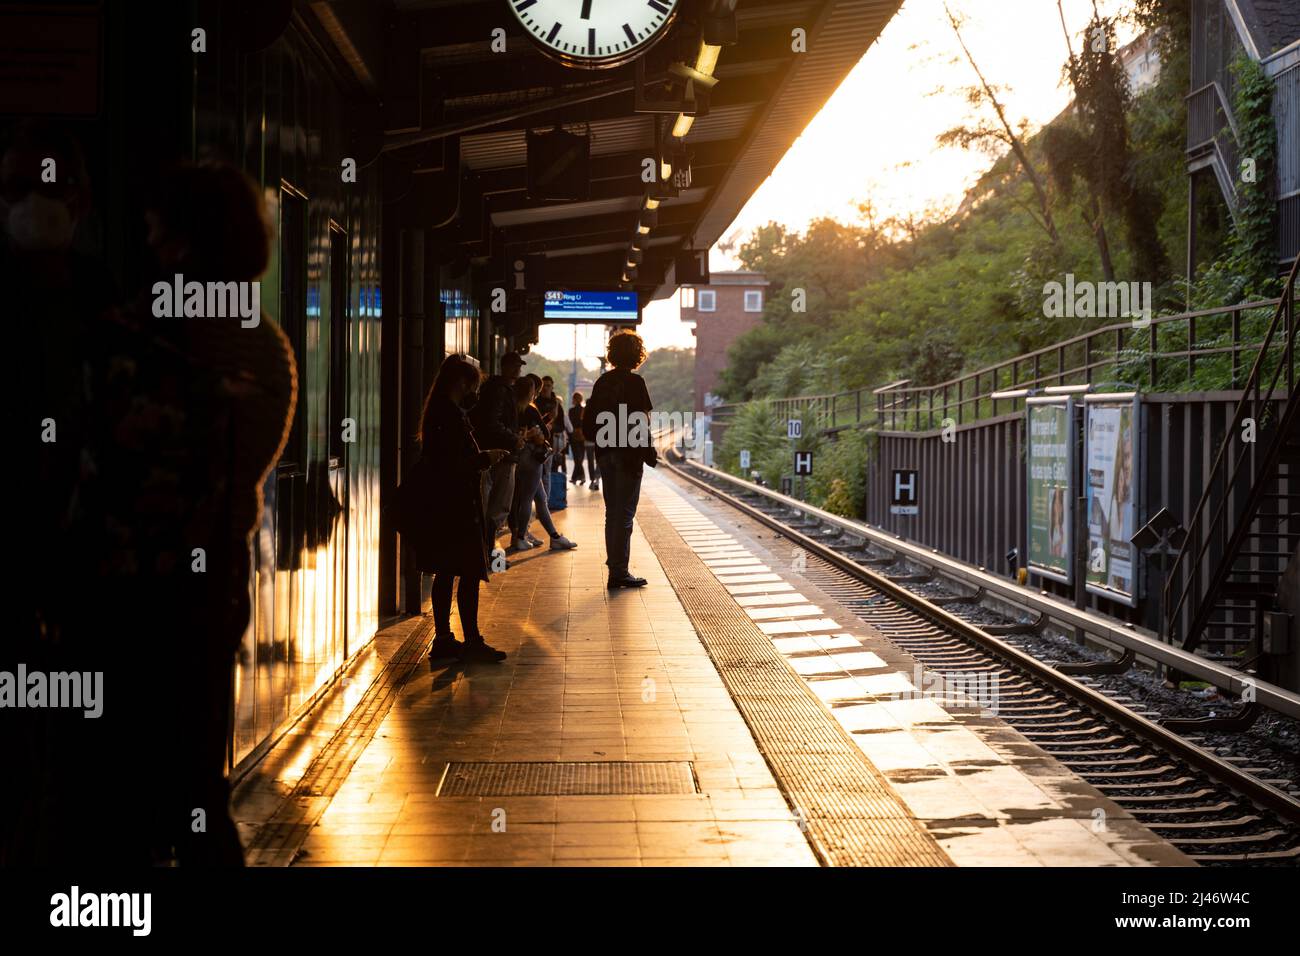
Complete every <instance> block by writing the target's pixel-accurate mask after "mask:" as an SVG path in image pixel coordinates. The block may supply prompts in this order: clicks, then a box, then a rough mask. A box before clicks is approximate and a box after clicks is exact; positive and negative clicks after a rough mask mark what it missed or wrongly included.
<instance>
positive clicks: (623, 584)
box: [609, 574, 646, 591]
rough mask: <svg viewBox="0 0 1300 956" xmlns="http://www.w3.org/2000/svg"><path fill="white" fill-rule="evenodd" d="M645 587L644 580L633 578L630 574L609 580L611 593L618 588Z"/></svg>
mask: <svg viewBox="0 0 1300 956" xmlns="http://www.w3.org/2000/svg"><path fill="white" fill-rule="evenodd" d="M645 586H646V579H645V578H638V577H634V576H632V575H630V574H625V575H623V576H622V577H617V578H610V579H609V590H611V591H615V590H617V589H618V588H643V587H645Z"/></svg>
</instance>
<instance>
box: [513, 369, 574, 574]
mask: <svg viewBox="0 0 1300 956" xmlns="http://www.w3.org/2000/svg"><path fill="white" fill-rule="evenodd" d="M538 384H539V382H538V380H537V377H536V376H535V375H525V376H523V377H522V378H520V379H519V380H518V381H516V382H515V402H516V408H515V413H516V416H517V418H518V421H519V426H520V428H522V429H523V430H524V435H523V437H524V446H523V448H521V449H520V451H519V454H518V457H519V461H518V464H516V466H515V495H514V504H513V506H512V507H511V514H510V547H509V548H508V549H507V553H509V554H515V553H517V552H519V551H530V550H532V549H533V548H534V547H537V546H538V545H540V544H541V542H540V541H538V540H537V539H536V538H533V537H532V536H531V535H530V534H529V533H528V525H529V524H530V523H531V522H532V519H533V508H534V506H535V507H536V508H537V517H538V520H540V521H541V523H542V527H543V528H545V529H546V533H547V534H549V535H550V536H551V550H553V551H569V550H571V549H573V548H576V547H577V545H576V544H574V543H573V542H572V541H570V540H569V539H568V538H566V537H565V536H564V535H562V534H560V532H559V531H558V530H557V529H556V527H555V522H554V521H552V520H551V510H550V508H549V507H548V505H547V501H546V492H545V490H544V489H543V487H542V483H543V481H545V480H546V479H547V463H548V462H549V461H550V457H551V456H550V446H549V445H547V443H546V430H545V425H544V424H543V422H542V416H541V413H540V412H538V410H537V406H536V405H534V404H533V398H534V397H535V396H536V395H537V392H538Z"/></svg>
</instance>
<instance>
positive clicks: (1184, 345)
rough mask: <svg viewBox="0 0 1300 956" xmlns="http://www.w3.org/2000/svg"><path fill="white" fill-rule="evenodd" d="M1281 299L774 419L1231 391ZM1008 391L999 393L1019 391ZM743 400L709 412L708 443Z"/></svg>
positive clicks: (987, 414) (1101, 336) (921, 423)
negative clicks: (1107, 390)
mask: <svg viewBox="0 0 1300 956" xmlns="http://www.w3.org/2000/svg"><path fill="white" fill-rule="evenodd" d="M1279 301H1280V300H1278V299H1266V300H1260V301H1256V302H1246V303H1242V304H1240V305H1234V306H1227V307H1221V308H1215V309H1202V310H1200V311H1196V312H1184V313H1180V314H1178V315H1169V316H1161V317H1158V318H1153V319H1152V320H1151V322H1150V324H1149V325H1147V326H1145V327H1139V326H1136V325H1134V323H1133V322H1132V321H1127V322H1122V323H1116V324H1114V325H1107V326H1104V327H1101V328H1098V329H1095V330H1093V331H1091V332H1086V333H1084V334H1083V335H1078V336H1075V337H1074V338H1072V339H1067V340H1065V341H1063V342H1058V343H1056V344H1054V345H1050V346H1047V347H1046V348H1041V349H1038V350H1036V351H1033V352H1028V353H1026V354H1024V355H1018V356H1016V357H1015V358H1012V359H1007V360H1006V361H1003V362H999V363H997V364H996V365H990V366H988V367H986V368H982V369H979V370H978V371H975V372H970V373H968V374H966V375H962V376H959V377H957V378H954V379H950V380H948V381H946V382H940V383H939V384H937V385H922V386H914V385H912V384H911V382H909V381H900V382H893V383H890V384H888V385H884V386H881V387H879V388H873V389H866V388H863V389H855V390H852V391H845V392H837V393H834V394H829V395H801V396H797V397H794V398H782V399H774V400H771V401H770V403H769V404H770V405H771V407H772V408H773V410H774V411H775V413H776V415H777V417H779V418H781V419H783V420H789V419H791V418H800V419H802V420H803V423H804V426H803V427H804V430H805V432H811V431H820V432H835V431H839V430H842V429H846V428H876V429H883V430H889V431H896V430H911V431H925V430H927V429H932V428H939V427H942V425H943V424H944V422H945V421H947V420H950V421H951V422H952V423H953V424H956V425H958V426H960V425H965V424H968V423H974V422H978V421H982V420H984V419H988V418H996V417H997V416H999V415H1005V414H1008V413H1010V412H1014V411H1020V410H1023V408H1024V399H1025V397H1026V395H1027V394H1029V393H1030V392H1033V391H1034V390H1040V389H1044V388H1048V387H1051V386H1066V385H1102V384H1107V383H1113V384H1115V385H1117V386H1121V387H1124V388H1130V389H1137V390H1142V391H1160V392H1175V391H1206V390H1215V389H1224V388H1226V389H1235V388H1239V387H1240V385H1241V383H1242V382H1243V381H1244V380H1245V378H1246V375H1247V374H1249V371H1250V367H1251V363H1252V362H1253V361H1254V358H1255V353H1256V352H1257V351H1258V347H1259V345H1260V343H1261V342H1262V340H1263V337H1264V334H1265V332H1266V330H1267V327H1268V323H1269V320H1270V319H1271V318H1272V316H1273V312H1274V310H1275V309H1276V307H1277V304H1278V302H1279ZM1018 392H1023V393H1024V394H1013V395H1007V394H1006V393H1018ZM743 405H744V403H734V404H726V405H718V406H716V407H715V408H714V409H713V423H714V431H715V441H717V440H720V438H721V433H722V430H723V429H725V428H726V426H727V423H728V422H729V421H730V420H731V418H732V417H733V416H734V415H735V414H736V412H737V411H738V410H739V409H740V408H741V407H743Z"/></svg>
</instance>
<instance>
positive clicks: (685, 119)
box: [673, 113, 695, 139]
mask: <svg viewBox="0 0 1300 956" xmlns="http://www.w3.org/2000/svg"><path fill="white" fill-rule="evenodd" d="M694 122H695V117H694V116H687V115H686V114H685V113H678V114H677V122H676V123H674V124H673V135H674V136H675V137H677V138H678V139H681V138H682V137H683V136H685V135H686V134H687V133H689V132H690V131H691V125H692V124H693V123H694Z"/></svg>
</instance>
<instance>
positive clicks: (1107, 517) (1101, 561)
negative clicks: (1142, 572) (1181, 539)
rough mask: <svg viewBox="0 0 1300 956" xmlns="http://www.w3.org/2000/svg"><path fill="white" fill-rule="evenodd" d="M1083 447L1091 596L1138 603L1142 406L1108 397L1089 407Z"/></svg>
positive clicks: (1130, 399) (1128, 398) (1131, 398)
mask: <svg viewBox="0 0 1300 956" xmlns="http://www.w3.org/2000/svg"><path fill="white" fill-rule="evenodd" d="M1086 407H1087V415H1086V425H1085V428H1086V432H1085V435H1086V439H1087V440H1086V442H1085V445H1084V454H1085V456H1086V459H1085V462H1084V476H1085V478H1084V480H1085V483H1086V486H1087V487H1086V489H1085V494H1086V496H1087V499H1088V576H1087V584H1088V590H1089V591H1092V592H1094V593H1096V594H1104V595H1105V596H1107V597H1110V598H1114V599H1115V600H1119V601H1124V602H1126V603H1128V604H1134V603H1136V601H1137V587H1136V580H1135V569H1136V567H1137V563H1138V562H1137V559H1136V555H1135V553H1134V551H1135V549H1134V547H1133V545H1132V544H1130V543H1129V539H1130V538H1132V537H1133V534H1134V532H1135V531H1136V530H1137V523H1136V522H1137V506H1136V498H1137V494H1136V492H1137V463H1138V462H1137V427H1136V426H1137V421H1138V416H1137V401H1136V399H1135V397H1134V396H1133V395H1124V396H1120V397H1116V396H1106V397H1105V398H1101V399H1098V400H1096V401H1093V400H1091V396H1090V400H1089V401H1088V403H1087V406H1086Z"/></svg>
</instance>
